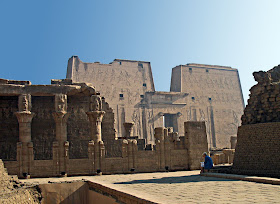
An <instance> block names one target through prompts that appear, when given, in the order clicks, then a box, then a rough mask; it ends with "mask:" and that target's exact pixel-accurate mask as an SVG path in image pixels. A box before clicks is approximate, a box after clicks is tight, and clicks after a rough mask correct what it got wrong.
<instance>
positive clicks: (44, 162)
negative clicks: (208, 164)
mask: <svg viewBox="0 0 280 204" xmlns="http://www.w3.org/2000/svg"><path fill="white" fill-rule="evenodd" d="M0 122H1V126H0V158H1V159H2V160H3V161H4V163H5V167H6V168H7V169H8V172H9V174H15V175H18V176H19V177H21V178H28V177H29V176H31V177H48V176H64V175H94V174H100V173H101V172H102V173H105V174H112V173H129V172H153V171H167V170H183V169H185V170H186V169H191V170H192V169H199V162H200V160H201V159H202V158H201V154H202V152H205V151H208V143H207V135H206V126H205V122H204V121H195V122H192V121H188V122H185V123H184V136H179V135H178V133H177V132H173V131H172V128H168V129H167V128H164V127H156V128H155V135H154V137H153V138H155V141H154V143H155V145H154V146H152V145H148V146H146V145H145V144H144V143H143V142H142V140H143V139H138V138H137V137H135V136H133V134H132V130H133V125H134V123H124V124H123V125H124V130H125V133H124V137H117V135H116V132H115V129H114V113H113V110H112V108H110V106H109V104H108V103H107V102H105V98H104V97H102V96H101V95H100V94H99V93H98V92H97V91H96V89H95V88H94V87H93V86H92V85H91V84H87V83H73V82H72V81H71V80H69V79H64V80H52V84H51V85H31V83H30V82H29V81H11V80H6V79H0ZM151 131H152V132H154V130H151Z"/></svg>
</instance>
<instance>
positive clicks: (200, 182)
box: [21, 171, 280, 204]
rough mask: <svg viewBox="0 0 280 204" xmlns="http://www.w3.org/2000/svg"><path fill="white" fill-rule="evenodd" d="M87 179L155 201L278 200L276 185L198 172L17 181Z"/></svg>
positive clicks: (251, 201) (269, 201)
mask: <svg viewBox="0 0 280 204" xmlns="http://www.w3.org/2000/svg"><path fill="white" fill-rule="evenodd" d="M81 179H85V180H89V181H92V182H95V183H99V184H102V185H105V186H107V187H110V188H114V189H116V190H119V191H123V192H125V193H129V194H132V195H135V196H137V197H140V198H145V199H147V200H150V201H153V202H157V203H168V204H170V203H172V204H173V203H280V185H271V184H262V183H255V182H247V181H240V180H230V179H222V178H214V177H204V176H199V171H178V172H168V173H143V174H126V175H123V174H122V175H103V176H80V177H66V178H44V179H30V180H21V181H24V182H29V183H30V182H31V183H37V182H39V183H47V182H48V181H51V182H63V181H74V180H81Z"/></svg>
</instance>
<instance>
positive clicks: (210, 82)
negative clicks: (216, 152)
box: [66, 56, 244, 148]
mask: <svg viewBox="0 0 280 204" xmlns="http://www.w3.org/2000/svg"><path fill="white" fill-rule="evenodd" d="M66 77H67V79H72V80H73V82H88V83H92V84H94V85H95V87H96V89H97V90H98V91H99V92H100V93H101V94H102V95H103V96H105V98H106V100H107V101H108V102H109V104H110V106H111V107H112V109H113V112H114V116H115V120H116V124H115V129H116V130H117V135H118V137H124V136H125V127H124V126H123V124H124V123H132V122H133V123H134V126H133V130H132V135H133V136H137V137H138V138H139V139H144V140H145V142H146V143H149V144H154V136H153V135H154V128H155V127H166V128H167V127H172V128H173V130H174V132H178V134H179V135H180V136H183V135H184V125H183V124H184V122H185V121H205V123H206V132H207V138H208V144H209V146H210V147H211V148H224V147H228V148H229V147H230V146H231V144H230V138H231V137H232V136H236V134H237V128H238V126H240V124H241V120H240V118H241V115H242V113H243V109H244V101H243V96H242V91H241V85H240V81H239V75H238V70H237V69H233V68H231V67H225V66H216V65H203V64H186V65H179V66H176V67H174V68H173V69H172V77H171V86H170V92H159V91H155V87H154V82H153V76H152V70H151V64H150V62H144V61H133V60H121V59H115V60H114V61H113V62H111V63H110V64H101V63H99V62H95V63H84V62H82V61H81V60H80V59H79V57H78V56H73V57H71V58H70V59H69V61H68V67H67V75H66Z"/></svg>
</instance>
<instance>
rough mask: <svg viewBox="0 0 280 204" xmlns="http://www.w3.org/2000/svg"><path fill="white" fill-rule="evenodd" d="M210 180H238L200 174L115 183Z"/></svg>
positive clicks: (170, 182)
mask: <svg viewBox="0 0 280 204" xmlns="http://www.w3.org/2000/svg"><path fill="white" fill-rule="evenodd" d="M209 181H237V180H232V179H223V178H214V177H205V176H200V175H191V176H179V177H163V178H155V179H147V180H133V181H127V182H117V183H114V184H139V183H166V184H167V183H169V184H172V183H189V182H209Z"/></svg>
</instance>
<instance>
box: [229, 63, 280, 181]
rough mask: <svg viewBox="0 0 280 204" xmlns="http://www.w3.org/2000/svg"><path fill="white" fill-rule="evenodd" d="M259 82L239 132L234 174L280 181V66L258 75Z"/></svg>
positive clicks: (256, 74)
mask: <svg viewBox="0 0 280 204" xmlns="http://www.w3.org/2000/svg"><path fill="white" fill-rule="evenodd" d="M253 75H254V77H255V80H256V81H257V82H258V84H256V85H255V86H253V87H252V88H251V89H250V92H251V93H250V99H249V100H248V105H247V106H246V108H245V110H244V115H243V116H242V126H241V127H239V129H238V137H237V145H236V153H235V157H234V165H233V169H234V172H236V173H240V174H249V175H262V176H276V177H280V170H279V169H280V161H279V159H278V158H277V155H278V154H279V151H280V142H279V135H280V131H279V130H280V66H277V67H274V68H273V69H271V70H269V71H267V72H263V71H260V72H254V73H253Z"/></svg>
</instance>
